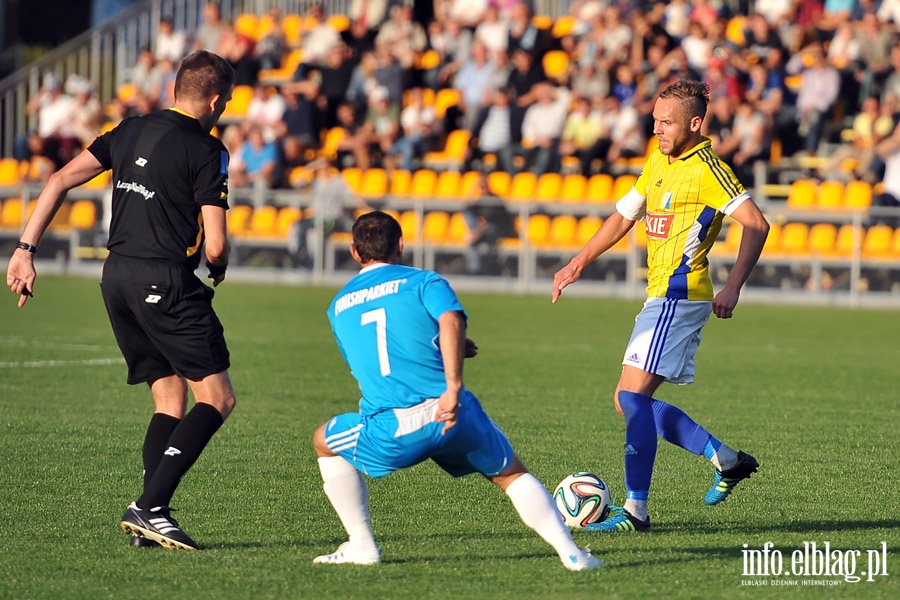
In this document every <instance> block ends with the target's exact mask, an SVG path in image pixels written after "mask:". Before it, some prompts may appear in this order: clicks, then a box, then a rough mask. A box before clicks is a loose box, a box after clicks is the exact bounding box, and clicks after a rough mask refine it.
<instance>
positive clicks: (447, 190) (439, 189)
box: [434, 171, 462, 198]
mask: <svg viewBox="0 0 900 600" xmlns="http://www.w3.org/2000/svg"><path fill="white" fill-rule="evenodd" d="M461 181H462V173H460V172H459V171H442V172H441V173H440V174H439V175H438V178H437V183H436V184H435V188H434V195H435V197H436V198H460V197H462V193H461V188H460V182H461Z"/></svg>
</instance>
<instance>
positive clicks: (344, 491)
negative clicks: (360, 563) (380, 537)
mask: <svg viewBox="0 0 900 600" xmlns="http://www.w3.org/2000/svg"><path fill="white" fill-rule="evenodd" d="M319 471H320V472H321V473H322V481H323V482H324V485H323V486H322V487H323V488H324V490H325V495H326V496H328V500H329V501H331V506H333V507H334V511H335V512H336V513H337V515H338V518H340V520H341V524H342V525H343V526H344V529H346V530H347V534H348V535H349V536H350V543H351V544H352V545H353V546H355V547H357V548H359V549H360V550H373V549H375V548H376V545H375V536H374V534H373V533H372V524H371V522H370V521H369V504H368V502H369V488H368V487H366V482H365V480H364V479H363V477H362V474H360V472H359V471H357V470H356V468H355V467H354V466H353V465H351V464H350V463H349V462H347V461H346V460H344V459H343V458H341V457H340V456H324V457H320V458H319Z"/></svg>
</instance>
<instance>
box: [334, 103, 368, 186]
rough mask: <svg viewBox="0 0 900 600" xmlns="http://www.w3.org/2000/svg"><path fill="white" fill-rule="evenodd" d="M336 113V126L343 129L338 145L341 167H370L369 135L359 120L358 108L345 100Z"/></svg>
mask: <svg viewBox="0 0 900 600" xmlns="http://www.w3.org/2000/svg"><path fill="white" fill-rule="evenodd" d="M336 114H337V125H336V126H337V127H340V128H341V129H342V130H343V136H342V137H341V141H340V143H339V144H338V147H337V164H338V165H340V166H341V168H344V167H347V166H349V165H350V164H352V165H354V166H356V167H358V168H360V169H363V170H365V169H368V168H369V136H368V135H367V133H366V132H365V131H364V130H363V126H362V123H361V122H359V121H358V120H357V114H356V109H355V108H354V107H353V105H352V104H350V103H349V102H344V103H342V104H340V105H338V107H337V113H336Z"/></svg>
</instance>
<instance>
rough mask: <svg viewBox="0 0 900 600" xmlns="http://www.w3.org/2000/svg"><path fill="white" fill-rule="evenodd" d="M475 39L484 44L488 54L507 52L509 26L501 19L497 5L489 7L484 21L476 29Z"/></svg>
mask: <svg viewBox="0 0 900 600" xmlns="http://www.w3.org/2000/svg"><path fill="white" fill-rule="evenodd" d="M474 35H475V39H476V40H478V41H479V42H481V43H482V44H484V47H485V48H487V49H488V53H490V54H493V53H495V52H497V51H499V50H504V51H505V50H506V45H507V44H508V43H509V24H508V23H507V22H506V21H504V20H501V19H500V9H499V8H498V7H497V6H495V5H488V8H487V10H486V11H485V13H484V20H482V21H481V22H480V23H479V24H478V25H477V26H476V27H475V34H474Z"/></svg>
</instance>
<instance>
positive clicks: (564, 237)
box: [547, 215, 578, 248]
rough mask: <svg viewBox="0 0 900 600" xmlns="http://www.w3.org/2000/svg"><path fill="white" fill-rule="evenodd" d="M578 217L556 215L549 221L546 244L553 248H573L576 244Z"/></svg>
mask: <svg viewBox="0 0 900 600" xmlns="http://www.w3.org/2000/svg"><path fill="white" fill-rule="evenodd" d="M577 231H578V219H577V218H576V217H574V216H573V215H557V216H555V217H553V220H552V221H550V231H549V233H548V235H547V244H548V245H549V246H551V247H553V248H573V247H575V246H577V242H576V238H575V234H576V232H577Z"/></svg>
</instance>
